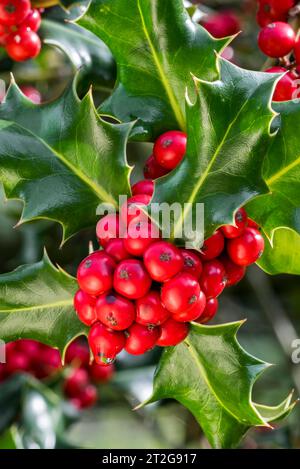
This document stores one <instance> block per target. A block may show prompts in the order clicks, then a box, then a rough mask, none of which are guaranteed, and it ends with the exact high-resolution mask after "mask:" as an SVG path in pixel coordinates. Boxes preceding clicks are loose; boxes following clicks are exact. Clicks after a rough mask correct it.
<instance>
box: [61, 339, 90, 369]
mask: <svg viewBox="0 0 300 469" xmlns="http://www.w3.org/2000/svg"><path fill="white" fill-rule="evenodd" d="M65 362H66V363H67V364H70V363H74V364H75V365H80V367H84V368H88V366H89V364H90V350H89V347H88V344H87V343H86V342H83V341H82V340H81V339H75V340H73V342H71V343H70V345H69V346H68V348H67V351H66V357H65Z"/></svg>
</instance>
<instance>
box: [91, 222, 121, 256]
mask: <svg viewBox="0 0 300 469" xmlns="http://www.w3.org/2000/svg"><path fill="white" fill-rule="evenodd" d="M96 235H97V238H98V241H99V244H100V245H101V246H102V247H103V248H105V247H106V245H107V243H108V242H109V240H110V239H115V238H118V236H119V235H120V221H119V215H118V214H117V213H109V214H108V215H105V216H104V217H103V218H101V220H99V221H98V223H97V226H96Z"/></svg>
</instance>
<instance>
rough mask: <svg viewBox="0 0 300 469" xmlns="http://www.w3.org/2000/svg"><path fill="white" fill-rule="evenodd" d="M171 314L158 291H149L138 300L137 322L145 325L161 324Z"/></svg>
mask: <svg viewBox="0 0 300 469" xmlns="http://www.w3.org/2000/svg"><path fill="white" fill-rule="evenodd" d="M169 316H170V313H169V311H168V310H167V309H166V308H165V307H164V305H163V304H162V303H161V299H160V295H159V293H158V292H157V291H154V290H153V291H150V292H148V293H147V294H146V295H145V296H143V298H139V299H138V300H137V302H136V322H137V323H138V324H142V325H143V326H159V325H160V324H162V323H163V322H165V321H166V320H167V319H168V317H169Z"/></svg>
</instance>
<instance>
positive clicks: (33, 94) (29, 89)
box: [21, 86, 42, 104]
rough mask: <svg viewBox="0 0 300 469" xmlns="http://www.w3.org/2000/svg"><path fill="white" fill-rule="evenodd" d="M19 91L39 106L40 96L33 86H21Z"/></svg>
mask: <svg viewBox="0 0 300 469" xmlns="http://www.w3.org/2000/svg"><path fill="white" fill-rule="evenodd" d="M21 91H22V93H23V94H25V96H27V98H28V99H30V100H31V101H32V102H33V103H35V104H40V103H41V101H42V97H41V94H40V93H39V91H38V90H37V89H36V88H34V87H33V86H21Z"/></svg>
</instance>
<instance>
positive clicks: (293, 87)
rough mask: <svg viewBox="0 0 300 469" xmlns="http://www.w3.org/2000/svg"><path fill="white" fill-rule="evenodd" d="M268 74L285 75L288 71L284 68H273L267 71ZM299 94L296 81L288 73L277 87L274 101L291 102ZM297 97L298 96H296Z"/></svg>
mask: <svg viewBox="0 0 300 469" xmlns="http://www.w3.org/2000/svg"><path fill="white" fill-rule="evenodd" d="M266 72H267V73H284V72H286V69H285V68H283V67H271V68H268V70H266ZM296 92H297V84H296V81H295V80H294V79H293V78H292V76H291V75H289V74H288V73H287V74H286V75H284V76H283V77H282V78H281V79H280V80H279V82H278V83H277V85H276V88H275V91H274V94H273V98H272V99H273V101H290V100H291V99H293V97H294V93H296ZM296 97H297V96H296Z"/></svg>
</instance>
